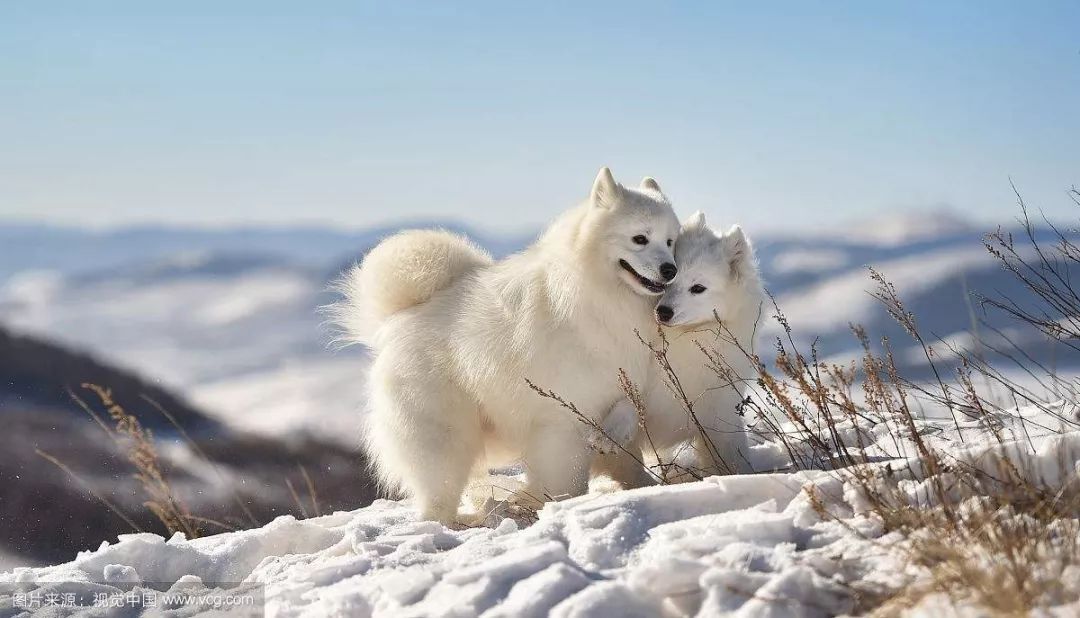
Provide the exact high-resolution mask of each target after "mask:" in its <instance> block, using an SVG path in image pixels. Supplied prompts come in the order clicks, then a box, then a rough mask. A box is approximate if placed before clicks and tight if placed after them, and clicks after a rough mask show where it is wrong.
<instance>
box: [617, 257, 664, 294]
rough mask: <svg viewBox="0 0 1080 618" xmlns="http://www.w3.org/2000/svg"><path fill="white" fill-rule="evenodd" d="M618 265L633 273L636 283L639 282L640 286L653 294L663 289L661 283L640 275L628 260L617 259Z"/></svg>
mask: <svg viewBox="0 0 1080 618" xmlns="http://www.w3.org/2000/svg"><path fill="white" fill-rule="evenodd" d="M619 266H622V268H623V270H625V271H626V272H628V273H630V274H631V275H633V276H634V278H635V279H637V281H638V283H640V284H641V287H643V288H645V289H646V290H648V291H650V292H652V293H653V294H659V293H660V292H663V291H664V284H663V283H657V282H656V281H653V280H652V279H649V278H648V277H642V276H641V275H639V274H638V271H636V270H634V267H633V266H631V265H630V262H627V261H626V260H619Z"/></svg>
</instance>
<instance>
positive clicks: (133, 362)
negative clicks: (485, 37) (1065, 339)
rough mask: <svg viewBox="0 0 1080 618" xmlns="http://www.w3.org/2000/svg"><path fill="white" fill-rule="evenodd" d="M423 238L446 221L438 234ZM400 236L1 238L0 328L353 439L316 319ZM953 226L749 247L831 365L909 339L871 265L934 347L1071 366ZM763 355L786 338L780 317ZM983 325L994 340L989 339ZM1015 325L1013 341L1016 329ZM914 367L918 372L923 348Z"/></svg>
mask: <svg viewBox="0 0 1080 618" xmlns="http://www.w3.org/2000/svg"><path fill="white" fill-rule="evenodd" d="M418 225H424V226H429V225H439V224H438V223H426V224H423V223H422V224H418ZM441 226H442V227H446V228H449V229H455V230H459V231H462V232H463V233H466V234H468V235H470V236H472V237H473V238H474V239H476V240H477V241H478V242H480V243H481V244H483V245H484V246H486V247H488V248H489V249H490V250H491V251H492V252H493V253H495V254H496V255H504V254H507V253H509V252H512V251H514V250H516V249H518V248H521V247H523V246H525V245H526V244H527V243H528V242H529V239H528V238H525V237H515V238H495V237H492V236H489V235H485V234H483V233H478V232H476V231H474V230H469V229H467V228H466V227H465V226H461V225H455V224H448V223H446V222H443V223H442V224H441ZM394 229H397V226H386V227H378V228H373V229H371V230H366V231H355V232H342V231H339V230H324V229H315V228H305V229H295V230H285V229H258V228H251V229H243V230H240V229H237V230H224V231H212V230H186V229H169V228H138V229H126V230H116V231H109V232H95V231H78V230H74V229H64V228H52V227H40V226H26V225H6V226H5V225H0V264H2V265H3V266H2V267H0V325H4V326H6V327H8V328H10V329H12V330H14V331H15V332H22V333H28V334H33V335H36V336H39V337H44V338H48V339H53V340H56V341H58V342H60V343H62V344H64V345H68V346H71V347H73V348H75V349H79V350H84V351H87V352H90V353H92V354H94V355H97V356H100V357H101V358H103V359H104V360H106V361H108V362H110V363H112V364H115V365H117V366H119V367H122V368H126V369H129V370H133V371H135V372H138V373H140V374H142V375H144V376H145V377H147V378H150V379H153V380H156V381H159V382H160V383H161V384H162V385H165V386H168V387H171V388H173V389H176V390H177V391H179V392H180V393H182V394H184V395H185V396H186V397H187V398H189V399H190V400H191V401H192V402H193V403H195V404H196V405H198V406H200V407H202V408H203V409H205V410H206V411H207V412H208V413H210V414H212V415H214V416H216V417H218V418H219V419H221V420H222V421H224V422H225V423H227V424H229V425H232V426H234V427H238V428H243V429H249V430H254V431H256V432H262V433H264V434H269V435H282V434H295V433H297V432H299V433H308V434H311V435H313V436H316V437H321V438H328V439H331V440H334V441H336V442H338V443H340V444H342V445H344V446H347V447H350V448H351V447H355V445H356V444H357V435H356V417H355V415H356V414H357V413H358V410H360V409H362V407H363V403H364V402H363V400H362V392H363V389H362V387H361V385H362V381H363V379H364V373H365V368H366V364H367V358H366V356H365V354H364V353H363V351H362V350H345V351H338V352H333V351H329V350H328V349H327V342H328V339H329V334H328V333H327V332H326V329H324V328H322V327H321V324H320V322H321V317H320V315H319V314H318V312H317V308H318V307H319V306H320V305H323V304H325V303H326V302H328V301H329V300H330V299H331V296H330V295H329V294H328V292H327V287H328V283H329V282H330V281H331V280H332V279H333V278H334V277H335V276H336V274H337V273H338V272H340V270H341V269H342V268H343V267H344V266H346V265H348V264H350V263H352V262H353V261H355V260H356V259H358V258H359V257H360V256H361V255H363V253H364V251H366V250H367V249H368V248H370V247H371V246H372V245H373V244H374V243H375V242H377V240H378V239H379V238H381V237H383V236H385V235H387V234H389V233H391V232H392V231H393V230H394ZM984 231H985V230H980V229H978V228H977V227H976V226H974V225H970V224H967V223H965V222H963V221H961V220H958V219H957V218H956V217H955V216H953V215H949V214H943V215H935V214H926V213H920V214H916V215H910V216H907V217H903V216H892V217H890V218H888V219H886V220H882V221H878V222H862V223H859V224H858V225H854V226H849V227H846V228H841V229H839V230H838V231H834V232H831V233H829V234H821V233H817V234H807V235H803V236H794V235H790V234H789V235H769V234H760V235H758V234H754V233H753V230H747V232H748V233H749V234H750V235H751V237H752V238H753V239H754V241H755V245H756V249H757V252H758V257H759V260H760V264H761V268H762V271H763V274H764V278H765V281H766V284H767V286H768V288H769V290H770V292H771V293H772V294H773V295H774V296H775V298H776V300H777V302H778V304H779V306H780V307H781V309H782V310H783V311H784V313H785V314H786V315H787V317H788V319H789V320H790V322H791V324H792V326H793V328H794V329H795V332H796V334H797V335H799V336H800V337H799V339H798V341H799V343H801V344H803V345H807V346H808V345H809V344H810V342H811V341H813V340H815V339H816V341H817V346H818V350H819V352H820V353H821V354H822V355H823V356H826V357H835V358H845V357H847V356H850V355H851V354H853V353H855V352H857V350H858V344H857V342H856V341H855V339H854V338H853V337H852V336H851V334H850V331H849V323H853V322H856V323H861V324H863V325H864V326H866V327H867V330H868V331H869V332H870V333H871V335H872V336H873V337H878V336H882V335H888V336H890V337H891V339H892V340H893V341H894V342H895V344H896V345H897V346H898V349H900V350H901V351H903V349H904V346H905V345H907V344H906V343H905V342H908V341H910V339H909V338H906V336H905V335H904V333H903V331H902V330H901V329H900V328H899V327H897V326H896V325H895V324H893V323H892V320H891V319H890V318H889V317H888V315H886V313H885V312H884V311H883V310H882V309H881V308H880V306H879V305H878V303H877V301H876V300H875V299H874V298H872V297H871V296H870V295H869V294H868V293H867V290H868V289H870V288H871V287H872V282H871V281H870V279H869V277H868V276H867V270H866V266H867V265H873V266H874V267H875V268H876V269H877V270H879V271H880V272H882V273H884V274H885V276H886V277H888V278H889V279H890V280H892V281H893V282H894V283H895V284H896V285H897V287H898V289H899V291H900V293H901V294H902V295H903V296H904V298H905V301H906V302H907V304H908V307H909V308H910V309H911V310H913V311H914V312H915V313H916V315H917V316H918V317H919V320H920V327H921V328H922V329H923V330H924V331H925V333H926V334H928V335H930V336H936V337H941V338H948V339H950V340H958V339H963V338H964V337H965V336H966V335H967V333H969V332H970V331H971V330H972V328H973V325H974V326H975V328H979V324H978V321H979V320H985V321H986V322H987V323H988V325H989V326H991V327H993V328H995V329H1003V330H1004V331H1006V332H1009V333H1010V334H1011V335H1013V336H1016V337H1019V338H1021V339H1022V340H1025V341H1026V342H1028V343H1031V344H1033V345H1035V346H1036V352H1037V353H1039V354H1042V355H1043V356H1044V359H1049V358H1051V357H1052V358H1053V362H1055V363H1058V364H1069V363H1073V362H1076V361H1077V359H1073V358H1071V357H1069V356H1067V355H1065V354H1064V352H1063V351H1058V350H1053V349H1050V348H1048V347H1046V346H1043V348H1038V345H1039V340H1038V338H1035V337H1033V336H1032V335H1033V334H1032V333H1030V332H1020V331H1015V329H1016V325H1015V324H1013V323H1012V322H1010V321H1009V320H1008V319H1006V318H1004V317H1002V316H995V315H984V314H983V312H982V311H981V308H980V307H979V306H978V301H977V297H975V294H977V293H978V292H983V293H1005V294H1014V295H1015V293H1016V292H1017V291H1018V290H1017V284H1016V282H1015V281H1014V280H1013V279H1012V277H1011V276H1010V275H1008V273H1005V272H1004V271H1003V270H1002V269H1001V268H1000V266H999V265H998V263H997V262H996V260H995V259H994V258H993V257H992V256H990V255H989V254H988V253H987V251H986V249H985V248H984V247H983V246H982V242H981V239H982V232H984ZM772 313H773V310H772V308H771V307H767V308H766V311H765V312H764V314H765V316H766V319H765V322H764V323H763V327H762V330H761V332H762V337H761V338H760V339H759V341H758V345H759V347H760V348H761V350H762V351H763V352H764V353H766V355H767V353H768V351H769V350H770V348H771V345H770V343H769V339H770V338H771V337H774V336H776V335H777V334H779V332H780V331H779V327H778V325H777V324H776V323H775V321H773V320H772V319H770V318H769V316H770V315H771V314H772ZM984 328H985V327H984ZM1010 329H1013V330H1010ZM900 361H901V363H905V362H907V363H908V364H909V366H908V367H906V369H907V370H909V371H913V372H915V373H917V372H918V371H919V370H920V365H921V364H922V363H924V362H925V361H924V360H922V359H921V357H920V356H919V355H918V354H915V353H914V352H912V353H910V354H906V355H905V354H901V357H900Z"/></svg>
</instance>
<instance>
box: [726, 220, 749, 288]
mask: <svg viewBox="0 0 1080 618" xmlns="http://www.w3.org/2000/svg"><path fill="white" fill-rule="evenodd" d="M723 242H724V254H725V256H726V257H727V260H728V263H729V265H730V267H731V276H732V277H733V278H734V279H736V280H741V279H744V278H746V277H748V276H750V275H751V274H753V271H754V247H753V246H752V245H751V244H750V239H749V238H747V237H746V233H744V232H743V230H742V228H741V227H739V226H738V225H733V226H731V229H729V230H728V231H727V233H726V234H724V236H723Z"/></svg>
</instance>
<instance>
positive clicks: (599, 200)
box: [589, 167, 619, 208]
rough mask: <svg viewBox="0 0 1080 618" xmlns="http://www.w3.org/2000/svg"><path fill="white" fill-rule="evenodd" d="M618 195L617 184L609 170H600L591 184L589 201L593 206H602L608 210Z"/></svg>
mask: <svg viewBox="0 0 1080 618" xmlns="http://www.w3.org/2000/svg"><path fill="white" fill-rule="evenodd" d="M618 195H619V183H617V182H615V177H614V176H612V175H611V170H609V169H608V168H606V167H601V168H600V173H599V174H597V175H596V180H595V181H594V182H593V186H592V194H591V195H590V196H589V201H590V202H592V204H593V206H602V207H604V208H608V207H610V206H612V205H613V204H614V203H615V198H616V197H618Z"/></svg>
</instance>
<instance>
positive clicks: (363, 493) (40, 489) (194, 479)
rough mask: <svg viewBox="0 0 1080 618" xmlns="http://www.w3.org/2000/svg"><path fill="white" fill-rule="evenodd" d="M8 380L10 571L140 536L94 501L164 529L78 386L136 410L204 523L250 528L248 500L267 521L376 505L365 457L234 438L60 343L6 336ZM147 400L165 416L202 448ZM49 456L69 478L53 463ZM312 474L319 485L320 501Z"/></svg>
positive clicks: (295, 439) (160, 391) (302, 443)
mask: <svg viewBox="0 0 1080 618" xmlns="http://www.w3.org/2000/svg"><path fill="white" fill-rule="evenodd" d="M0 376H3V378H2V381H0V421H2V422H3V427H4V431H3V432H0V556H3V557H4V560H5V563H6V565H7V566H12V565H15V566H17V565H19V564H20V563H21V564H30V563H35V562H40V561H54V560H59V559H70V558H72V557H74V555H75V553H76V552H77V551H80V550H84V549H90V548H93V547H97V546H98V545H99V544H100V543H101V541H104V540H113V539H115V537H116V535H117V534H121V533H126V532H132V531H133V530H132V527H131V526H130V525H129V524H127V523H126V522H125V521H124V520H123V519H122V518H121V517H119V516H118V515H116V514H114V513H113V512H111V511H110V509H109V508H107V507H106V506H105V505H104V504H103V503H102V502H101V501H100V500H99V499H98V498H97V497H95V495H94V494H96V495H97V496H101V497H104V498H105V499H107V500H109V501H110V502H111V503H113V504H114V505H117V506H118V507H119V508H120V509H121V510H122V511H124V512H125V513H126V514H127V516H128V517H129V518H130V519H131V520H133V521H134V523H135V524H136V525H138V526H139V527H140V528H141V529H143V530H150V531H154V532H159V533H164V529H163V527H162V525H161V523H160V522H158V521H157V520H156V519H155V518H154V517H153V516H152V515H151V514H150V512H149V511H148V510H147V509H146V508H145V507H144V506H143V501H144V500H145V496H144V493H143V491H142V489H141V487H140V485H139V483H138V482H136V481H135V479H133V478H132V472H133V469H132V467H131V465H130V464H129V463H128V461H127V451H126V448H127V446H126V443H125V442H124V441H123V440H116V439H114V438H113V437H112V436H110V435H108V434H107V433H106V432H105V431H104V430H102V429H101V427H99V426H98V425H96V424H95V423H94V421H92V420H91V419H90V417H89V416H88V415H87V414H86V413H85V412H84V411H83V410H82V409H81V408H80V407H79V406H78V405H77V404H76V403H75V402H74V401H72V400H71V399H70V397H69V395H68V393H67V390H68V389H69V388H70V389H72V390H73V391H74V392H76V393H77V394H79V395H80V396H81V397H83V398H84V399H85V400H86V401H87V403H88V404H90V406H91V407H92V408H93V409H94V410H95V411H96V412H97V413H98V414H99V415H100V417H101V418H102V419H103V420H104V422H105V423H106V424H107V425H108V426H111V425H112V424H113V423H112V421H111V420H110V419H109V418H108V416H107V414H105V413H104V410H102V408H101V405H100V403H99V402H98V401H97V400H96V398H95V397H94V395H93V394H92V393H89V392H87V391H85V390H82V389H80V387H79V385H80V384H81V383H83V382H93V383H97V384H99V385H102V386H105V387H107V388H109V389H110V391H111V395H112V397H113V398H114V399H115V400H116V401H117V402H118V403H119V404H121V405H122V406H123V407H124V409H125V410H126V411H127V413H129V414H131V415H133V416H135V417H136V418H138V419H139V422H140V423H141V424H142V425H143V426H144V427H147V428H150V429H151V430H153V432H154V435H155V437H156V439H157V441H158V452H159V456H160V458H161V462H162V466H163V469H164V471H165V474H166V476H167V478H168V479H169V481H170V483H172V485H173V487H174V489H175V491H176V494H177V495H179V496H181V497H182V498H183V500H184V501H185V503H186V504H188V505H189V506H190V507H191V509H192V512H193V513H194V514H195V515H197V516H200V517H206V518H210V519H213V520H216V521H220V522H223V523H225V524H226V525H227V526H229V527H249V526H251V525H252V522H251V521H250V519H249V518H248V517H247V515H246V514H245V513H244V512H243V510H242V509H241V508H240V507H239V506H238V504H237V500H239V501H242V502H243V503H244V505H245V506H246V508H247V509H248V510H249V511H250V512H251V513H252V515H254V517H255V520H256V522H258V523H260V524H262V523H266V522H267V521H269V520H270V519H271V518H273V517H274V516H276V515H280V514H284V513H293V514H296V515H298V516H299V515H302V514H303V513H308V514H310V513H312V512H313V511H315V510H316V508H318V510H320V511H326V512H331V511H333V510H337V509H351V508H355V507H358V506H362V505H365V504H368V503H369V502H371V500H372V499H373V498H374V497H375V490H374V485H373V483H372V482H371V480H370V478H369V477H368V476H367V474H366V467H365V466H364V464H363V460H362V458H361V456H360V455H359V454H357V453H356V452H355V451H353V450H350V449H345V448H342V447H340V446H337V445H335V444H330V443H326V442H320V441H317V440H313V439H312V438H310V437H308V436H303V435H293V436H289V435H282V436H279V437H277V438H269V437H265V436H253V435H249V434H246V433H243V432H238V431H235V430H232V429H230V428H228V427H225V426H224V425H223V424H222V423H221V422H220V421H218V420H217V419H214V418H212V417H209V416H207V415H206V414H204V413H203V412H201V411H200V410H198V409H197V408H195V407H194V406H192V405H190V404H189V403H187V402H186V401H185V400H184V399H183V398H182V397H180V396H178V395H176V394H174V393H173V392H171V391H170V390H168V389H164V388H161V387H160V386H157V385H155V384H152V383H150V382H149V381H147V380H145V379H143V378H141V377H138V376H136V375H134V374H132V373H130V372H127V371H123V370H119V369H116V368H115V367H112V366H109V365H107V364H105V363H102V362H99V361H97V360H95V359H93V358H91V357H90V356H88V355H86V354H82V353H74V352H70V351H68V350H66V349H65V348H63V347H61V346H58V345H56V344H54V343H50V342H45V341H40V340H37V339H35V338H31V337H26V336H16V335H12V334H11V333H9V332H7V331H6V330H3V329H0ZM144 396H146V397H150V398H152V399H153V400H154V401H156V402H157V403H158V404H160V405H161V406H162V407H163V408H165V409H166V410H167V411H168V412H169V413H170V415H171V416H173V417H174V419H175V420H176V422H177V424H179V425H180V426H181V427H183V428H184V430H185V431H186V432H187V433H188V435H189V437H190V438H192V439H193V440H194V441H195V442H194V443H195V444H196V445H197V448H198V449H199V451H196V450H194V449H193V447H192V446H191V444H190V443H189V442H188V441H187V440H186V439H184V438H183V437H182V436H181V435H180V433H179V432H178V431H176V429H175V428H174V426H173V425H172V424H171V422H169V421H168V420H167V419H166V418H165V417H164V415H162V414H161V413H160V412H159V411H157V409H156V408H155V407H154V406H152V405H151V404H149V403H148V402H147V401H145V399H143V397H144ZM39 450H40V451H42V452H45V453H48V454H49V455H51V456H53V457H56V458H57V459H59V460H60V461H61V462H62V463H63V464H64V465H65V466H67V467H68V468H69V471H62V470H60V469H59V468H58V467H56V466H54V465H53V464H52V463H49V462H48V461H46V460H45V459H44V458H43V457H41V456H40V455H39V454H38V451H39ZM203 455H205V456H206V457H208V458H209V459H204V458H203ZM301 468H302V469H303V471H304V472H307V473H308V474H309V476H310V477H311V479H312V482H313V484H314V486H315V488H316V495H315V498H314V503H313V502H312V497H311V496H310V495H309V493H308V491H307V481H306V479H305V478H304V474H303V472H302V471H301ZM286 479H289V480H290V481H291V482H292V483H293V484H294V488H295V489H296V491H297V493H298V495H299V496H300V504H298V503H297V498H295V497H294V495H293V492H292V490H290V489H289V487H288V485H287V484H286V482H285V481H286ZM91 492H93V493H91ZM316 505H317V507H316ZM28 514H31V515H28ZM205 529H206V531H207V532H216V531H220V528H218V527H216V526H206V527H205Z"/></svg>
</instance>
